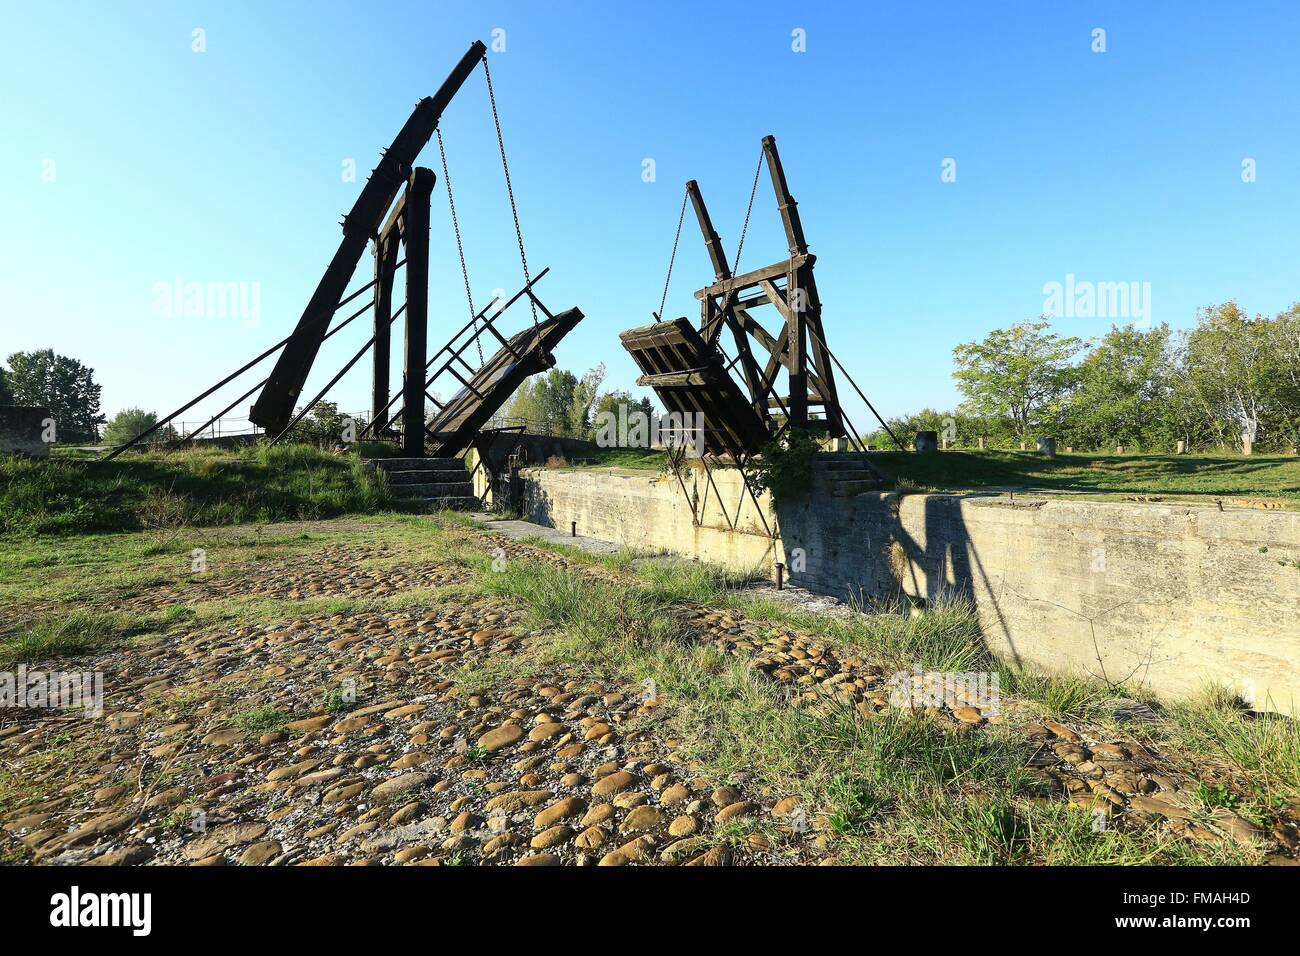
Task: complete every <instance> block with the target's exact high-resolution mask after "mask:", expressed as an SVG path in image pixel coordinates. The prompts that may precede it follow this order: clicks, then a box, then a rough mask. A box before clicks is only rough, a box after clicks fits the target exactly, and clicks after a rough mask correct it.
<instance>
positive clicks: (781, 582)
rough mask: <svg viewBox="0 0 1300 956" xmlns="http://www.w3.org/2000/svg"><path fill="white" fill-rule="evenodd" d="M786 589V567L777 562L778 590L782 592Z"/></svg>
mask: <svg viewBox="0 0 1300 956" xmlns="http://www.w3.org/2000/svg"><path fill="white" fill-rule="evenodd" d="M784 587H785V565H784V564H782V563H781V562H780V561H778V562H776V589H777V590H778V591H780V590H781V589H782V588H784Z"/></svg>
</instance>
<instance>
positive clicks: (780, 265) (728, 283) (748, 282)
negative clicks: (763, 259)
mask: <svg viewBox="0 0 1300 956" xmlns="http://www.w3.org/2000/svg"><path fill="white" fill-rule="evenodd" d="M815 261H817V257H816V256H814V255H813V254H812V253H811V252H810V253H808V254H806V255H801V256H794V257H792V258H790V259H782V260H781V261H780V262H774V263H772V264H771V265H770V266H763V268H761V269H754V270H753V271H752V272H742V273H741V274H740V275H738V276H733V277H732V278H730V279H726V280H723V281H719V282H715V283H714V284H713V285H710V286H705V287H704V288H703V289H700V290H699V291H698V292H696V293H695V298H697V299H703V298H704V297H705V296H709V295H713V296H718V295H725V294H726V293H728V292H735V291H738V290H740V289H745V288H747V287H749V286H753V285H758V283H759V282H760V281H761V280H763V279H779V278H780V277H781V276H783V275H786V274H788V273H789V272H790V270H791V268H792V267H793V268H795V269H798V268H801V267H802V266H805V265H811V264H812V263H813V262H815Z"/></svg>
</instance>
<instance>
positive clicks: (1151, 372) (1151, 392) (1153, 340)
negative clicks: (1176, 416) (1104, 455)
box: [1062, 325, 1178, 449]
mask: <svg viewBox="0 0 1300 956" xmlns="http://www.w3.org/2000/svg"><path fill="white" fill-rule="evenodd" d="M1170 365H1171V358H1170V353H1169V326H1167V325H1160V326H1158V327H1156V328H1154V329H1151V330H1149V331H1145V332H1144V331H1142V330H1141V329H1137V328H1134V327H1133V326H1113V327H1112V328H1111V330H1110V331H1109V332H1107V333H1106V334H1105V335H1104V336H1103V337H1102V338H1101V340H1100V341H1099V342H1097V343H1095V345H1094V346H1093V348H1092V349H1091V351H1089V353H1088V354H1087V355H1086V356H1085V357H1084V359H1083V361H1082V362H1081V363H1080V365H1079V383H1078V388H1077V389H1076V390H1075V391H1074V392H1073V393H1072V394H1071V395H1070V399H1069V402H1068V403H1067V404H1066V405H1065V407H1064V408H1063V410H1062V422H1063V435H1062V437H1063V438H1065V439H1066V440H1067V441H1068V442H1069V443H1070V444H1072V445H1079V446H1081V447H1083V448H1104V447H1108V446H1111V445H1125V446H1127V447H1143V448H1148V449H1149V448H1157V447H1161V446H1165V445H1168V444H1169V443H1170V440H1171V438H1172V437H1173V436H1174V435H1175V434H1176V433H1177V431H1178V426H1177V425H1176V424H1175V423H1173V422H1171V421H1170V420H1169V418H1168V417H1167V412H1168V411H1169V396H1170V393H1171V391H1172V383H1171V367H1170Z"/></svg>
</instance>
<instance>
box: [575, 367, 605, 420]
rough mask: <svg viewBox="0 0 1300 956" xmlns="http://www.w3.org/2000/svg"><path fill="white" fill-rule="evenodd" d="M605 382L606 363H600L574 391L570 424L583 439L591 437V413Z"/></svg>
mask: <svg viewBox="0 0 1300 956" xmlns="http://www.w3.org/2000/svg"><path fill="white" fill-rule="evenodd" d="M604 381H605V363H604V362H601V363H599V364H598V365H597V366H596V367H595V368H593V369H591V370H589V371H588V372H587V374H586V375H584V376H582V378H581V379H580V380H579V381H578V384H577V385H576V386H574V389H573V406H572V407H571V408H570V409H569V422H570V424H571V425H572V427H573V429H574V431H575V432H576V433H577V434H578V435H579V436H581V437H582V438H590V437H591V411H592V406H593V405H595V404H596V396H597V395H598V394H599V393H600V386H601V384H602V383H604Z"/></svg>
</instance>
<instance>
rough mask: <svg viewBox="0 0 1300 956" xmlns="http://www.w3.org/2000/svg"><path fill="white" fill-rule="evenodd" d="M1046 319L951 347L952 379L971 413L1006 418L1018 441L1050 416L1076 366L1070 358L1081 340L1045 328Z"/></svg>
mask: <svg viewBox="0 0 1300 956" xmlns="http://www.w3.org/2000/svg"><path fill="white" fill-rule="evenodd" d="M1050 325H1051V323H1049V322H1048V321H1047V320H1046V319H1037V320H1035V321H1032V322H1021V323H1019V324H1018V325H1013V326H1011V327H1010V328H1009V329H995V330H994V331H993V332H990V333H989V334H988V336H987V337H985V339H984V340H983V341H982V342H967V343H966V344H964V345H959V346H957V347H956V348H955V349H953V350H952V356H953V362H954V364H955V365H956V366H957V368H956V371H954V372H953V378H955V379H956V380H957V387H958V388H959V389H960V390H961V392H962V394H963V395H965V396H966V401H965V402H963V403H962V409H963V410H964V411H966V412H968V413H970V414H972V415H979V416H996V417H1004V418H1009V419H1010V420H1011V421H1012V423H1013V425H1014V428H1015V431H1016V434H1017V435H1018V436H1019V438H1020V440H1022V441H1024V440H1025V439H1027V438H1028V437H1029V432H1030V430H1031V429H1032V428H1034V427H1035V426H1036V425H1038V424H1040V423H1041V422H1042V421H1043V420H1044V419H1054V418H1055V417H1056V416H1057V415H1058V414H1059V411H1060V407H1061V404H1062V402H1063V401H1064V399H1065V397H1066V396H1067V395H1068V394H1069V392H1070V390H1071V389H1072V388H1073V386H1074V384H1075V382H1076V380H1077V378H1078V371H1077V369H1076V368H1075V367H1074V366H1073V365H1071V364H1070V363H1071V360H1072V359H1073V358H1074V357H1075V355H1077V354H1078V353H1079V351H1080V350H1081V349H1082V348H1083V345H1084V343H1083V341H1082V340H1081V339H1077V338H1074V337H1065V336H1060V335H1057V334H1055V333H1053V332H1048V331H1047V329H1048V328H1049V327H1050Z"/></svg>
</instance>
